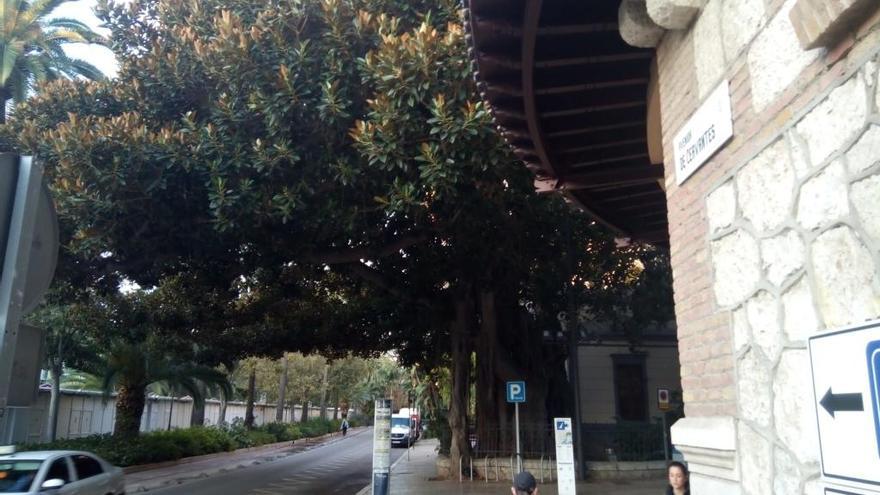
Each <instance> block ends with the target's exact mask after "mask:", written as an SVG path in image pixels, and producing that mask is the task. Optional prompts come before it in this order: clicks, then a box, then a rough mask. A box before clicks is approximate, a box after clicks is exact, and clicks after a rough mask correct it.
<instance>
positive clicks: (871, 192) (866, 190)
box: [850, 175, 880, 244]
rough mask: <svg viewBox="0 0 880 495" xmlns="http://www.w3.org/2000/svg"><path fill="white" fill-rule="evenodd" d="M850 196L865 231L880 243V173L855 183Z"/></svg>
mask: <svg viewBox="0 0 880 495" xmlns="http://www.w3.org/2000/svg"><path fill="white" fill-rule="evenodd" d="M850 197H851V198H852V204H853V207H854V208H855V210H856V213H857V214H858V216H859V220H860V221H861V222H862V228H863V229H864V230H865V233H866V234H868V236H870V237H871V239H873V240H874V242H876V243H878V244H880V175H872V176H870V177H868V178H866V179H864V180H861V181H859V182H856V183H855V184H853V185H852V189H851V190H850Z"/></svg>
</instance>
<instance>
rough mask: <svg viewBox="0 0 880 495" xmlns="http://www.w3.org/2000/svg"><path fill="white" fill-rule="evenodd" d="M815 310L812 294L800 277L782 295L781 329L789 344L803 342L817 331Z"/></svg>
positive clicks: (817, 324) (805, 281) (808, 286)
mask: <svg viewBox="0 0 880 495" xmlns="http://www.w3.org/2000/svg"><path fill="white" fill-rule="evenodd" d="M815 308H816V306H815V302H814V301H813V292H812V290H810V283H809V281H808V280H807V278H806V277H802V278H801V279H800V281H798V283H796V284H794V285H793V286H791V287H790V288H789V289H788V290H787V291H786V292H785V294H783V295H782V311H783V314H782V322H783V323H782V328H783V330H784V331H785V336H786V338H788V340H789V341H790V342H805V341H806V340H807V338H808V337H809V336H810V335H812V334H813V333H814V332H815V331H816V330H819V328H820V325H819V319H818V317H817V316H816V309H815Z"/></svg>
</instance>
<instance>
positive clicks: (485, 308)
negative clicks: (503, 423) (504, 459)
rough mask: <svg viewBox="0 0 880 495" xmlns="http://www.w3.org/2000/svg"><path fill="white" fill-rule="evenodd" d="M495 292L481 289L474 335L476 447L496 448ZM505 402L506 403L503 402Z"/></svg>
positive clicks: (498, 437) (497, 439)
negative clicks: (476, 334)
mask: <svg viewBox="0 0 880 495" xmlns="http://www.w3.org/2000/svg"><path fill="white" fill-rule="evenodd" d="M495 311H496V307H495V293H494V292H492V291H484V292H481V293H480V314H481V315H482V318H481V331H480V336H479V337H478V338H477V349H476V355H477V390H479V391H480V393H479V395H478V398H477V404H476V406H477V414H476V423H477V424H476V427H477V441H478V442H479V450H498V448H499V445H498V443H499V440H500V437H501V436H502V435H501V431H500V430H499V424H498V417H499V412H500V413H504V412H505V411H504V410H501V411H499V408H498V404H499V403H498V402H496V398H497V396H498V394H497V389H498V388H499V387H498V386H497V383H498V382H497V380H496V377H495V362H496V352H497V351H498V347H499V342H498V319H497V317H496V312H495ZM504 406H507V404H504Z"/></svg>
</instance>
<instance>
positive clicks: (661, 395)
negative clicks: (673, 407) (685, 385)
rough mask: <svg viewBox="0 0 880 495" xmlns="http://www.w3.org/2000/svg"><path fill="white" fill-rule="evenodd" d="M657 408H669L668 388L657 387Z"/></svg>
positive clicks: (664, 409) (663, 409) (662, 409)
mask: <svg viewBox="0 0 880 495" xmlns="http://www.w3.org/2000/svg"><path fill="white" fill-rule="evenodd" d="M657 409H659V410H661V411H668V410H669V389H668V388H658V389H657Z"/></svg>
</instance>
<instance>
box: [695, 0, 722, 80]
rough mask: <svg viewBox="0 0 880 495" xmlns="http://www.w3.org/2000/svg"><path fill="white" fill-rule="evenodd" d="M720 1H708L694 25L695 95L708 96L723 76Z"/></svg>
mask: <svg viewBox="0 0 880 495" xmlns="http://www.w3.org/2000/svg"><path fill="white" fill-rule="evenodd" d="M721 24H722V23H721V0H710V1H709V3H708V4H706V8H705V9H703V12H702V14H700V18H699V19H697V22H696V24H694V30H693V33H694V35H693V37H692V42H693V44H694V68H695V70H696V74H697V93H698V95H699V97H700V98H703V97H704V96H706V95H707V94H709V93H710V92H711V91H712V90H713V89H715V87H716V86H717V85H718V81H719V80H720V79H721V77H722V76H723V75H724V69H725V67H726V64H725V62H724V48H723V46H722V43H721Z"/></svg>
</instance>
